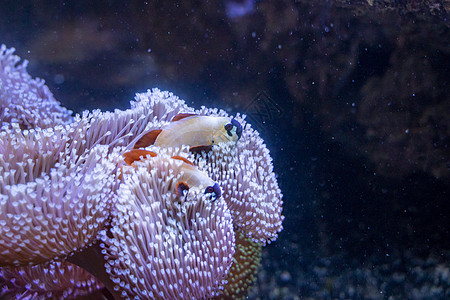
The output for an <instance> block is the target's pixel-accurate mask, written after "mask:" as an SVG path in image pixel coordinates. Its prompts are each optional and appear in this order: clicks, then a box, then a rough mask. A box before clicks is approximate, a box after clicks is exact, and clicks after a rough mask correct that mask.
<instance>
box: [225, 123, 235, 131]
mask: <svg viewBox="0 0 450 300" xmlns="http://www.w3.org/2000/svg"><path fill="white" fill-rule="evenodd" d="M231 129H233V124H231V123H228V124H227V125H225V130H226V131H231Z"/></svg>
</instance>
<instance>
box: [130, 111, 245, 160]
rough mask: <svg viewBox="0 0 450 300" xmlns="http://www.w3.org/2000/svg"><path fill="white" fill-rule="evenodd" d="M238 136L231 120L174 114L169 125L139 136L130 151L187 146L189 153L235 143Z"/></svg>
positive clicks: (239, 130) (239, 131) (239, 129)
mask: <svg viewBox="0 0 450 300" xmlns="http://www.w3.org/2000/svg"><path fill="white" fill-rule="evenodd" d="M241 136H242V125H241V124H240V123H239V121H237V120H236V119H234V118H232V119H230V118H227V117H214V116H199V115H195V114H178V115H176V116H175V117H173V119H172V122H171V123H170V124H168V125H166V126H164V127H163V128H161V129H156V130H152V131H150V132H147V133H146V134H145V135H143V136H142V137H141V138H140V139H139V140H138V141H137V142H136V144H135V145H134V149H138V148H145V147H148V146H150V145H155V146H160V147H177V146H181V145H188V146H191V148H190V150H191V151H197V150H203V149H208V148H210V147H212V145H215V144H219V143H230V142H233V143H236V142H237V141H238V140H239V139H240V138H241Z"/></svg>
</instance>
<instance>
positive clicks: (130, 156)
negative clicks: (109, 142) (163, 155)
mask: <svg viewBox="0 0 450 300" xmlns="http://www.w3.org/2000/svg"><path fill="white" fill-rule="evenodd" d="M147 155H150V157H155V156H156V153H155V152H152V151H148V150H143V149H133V150H131V151H128V152H125V153H124V154H123V157H124V160H125V163H126V164H127V165H129V166H131V164H132V163H134V162H135V161H137V160H141V157H144V158H145V157H146V156H147Z"/></svg>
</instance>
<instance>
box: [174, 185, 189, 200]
mask: <svg viewBox="0 0 450 300" xmlns="http://www.w3.org/2000/svg"><path fill="white" fill-rule="evenodd" d="M188 190H189V185H188V184H187V183H186V182H184V181H180V182H178V183H177V196H178V197H181V196H183V193H184V191H188Z"/></svg>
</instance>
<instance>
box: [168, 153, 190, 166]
mask: <svg viewBox="0 0 450 300" xmlns="http://www.w3.org/2000/svg"><path fill="white" fill-rule="evenodd" d="M172 158H173V159H179V160H181V161H184V162H185V163H187V164H189V165H191V166H193V165H194V164H193V163H192V162H190V161H189V160H187V159H186V158H184V157H183V156H179V155H175V156H172Z"/></svg>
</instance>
